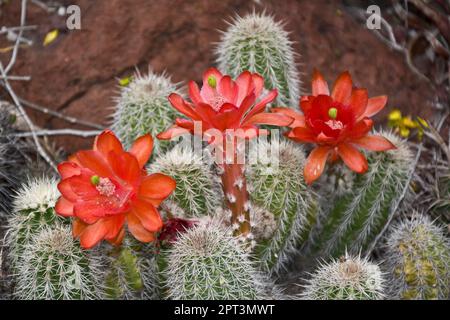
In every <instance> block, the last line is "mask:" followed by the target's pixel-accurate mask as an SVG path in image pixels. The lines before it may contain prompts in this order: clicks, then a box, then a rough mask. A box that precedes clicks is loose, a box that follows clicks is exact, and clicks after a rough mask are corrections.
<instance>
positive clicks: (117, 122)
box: [111, 71, 178, 154]
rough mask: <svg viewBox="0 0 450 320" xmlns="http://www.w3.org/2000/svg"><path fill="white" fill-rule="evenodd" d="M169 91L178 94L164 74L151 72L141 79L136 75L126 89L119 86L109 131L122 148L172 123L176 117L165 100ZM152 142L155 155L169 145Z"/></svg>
mask: <svg viewBox="0 0 450 320" xmlns="http://www.w3.org/2000/svg"><path fill="white" fill-rule="evenodd" d="M172 92H178V87H177V85H175V84H173V83H172V82H171V80H170V78H169V77H168V76H166V75H165V74H162V75H157V74H154V73H152V72H151V71H149V73H148V74H147V75H144V76H142V75H140V74H139V73H137V74H136V75H135V77H134V78H133V80H132V81H131V82H130V84H129V85H128V86H126V87H122V89H121V94H120V97H118V98H117V105H116V109H115V113H114V116H113V117H114V120H113V123H112V126H111V128H112V130H113V131H114V132H115V133H116V134H117V136H118V137H119V139H120V140H121V141H122V142H123V144H124V146H125V147H126V148H129V147H130V146H131V144H132V143H133V141H135V140H136V139H137V138H138V137H140V136H142V135H144V134H147V133H150V134H151V135H152V136H155V135H156V134H157V133H159V132H161V131H162V130H164V129H166V128H167V127H168V126H170V125H171V124H172V122H173V121H174V120H175V118H176V116H177V115H178V113H177V112H176V110H174V109H173V108H172V107H171V106H170V104H169V102H168V100H167V96H168V95H169V94H170V93H172ZM154 143H155V145H154V153H155V154H158V153H160V152H162V151H164V150H167V148H168V146H169V143H168V142H166V141H159V140H155V141H154Z"/></svg>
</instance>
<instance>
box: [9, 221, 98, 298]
mask: <svg viewBox="0 0 450 320" xmlns="http://www.w3.org/2000/svg"><path fill="white" fill-rule="evenodd" d="M23 256H24V258H23V259H22V260H21V261H20V262H19V263H18V272H17V275H16V276H17V285H16V289H15V295H16V296H17V297H18V298H20V299H32V300H36V299H38V300H42V299H52V300H55V299H63V300H69V299H95V298H97V297H98V292H99V291H98V288H99V287H98V284H97V282H96V280H97V279H96V276H97V277H98V276H99V274H98V270H99V269H98V267H99V266H98V265H97V264H96V262H95V260H94V259H92V258H91V257H89V256H88V254H87V252H86V251H83V250H82V249H81V248H80V246H79V244H78V243H77V242H76V241H75V240H74V239H73V237H72V230H71V228H70V227H69V226H62V225H60V226H56V227H53V228H50V227H47V228H44V229H42V230H41V231H40V232H39V233H37V234H35V235H33V237H32V238H31V240H30V241H29V242H28V243H27V244H26V245H25V246H24V251H23Z"/></svg>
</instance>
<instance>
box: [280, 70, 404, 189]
mask: <svg viewBox="0 0 450 320" xmlns="http://www.w3.org/2000/svg"><path fill="white" fill-rule="evenodd" d="M386 102H387V97H386V96H378V97H373V98H369V97H368V94H367V90H366V89H363V88H354V87H353V83H352V78H351V76H350V74H349V73H348V72H343V73H342V74H341V75H340V76H339V77H338V79H337V80H336V82H335V84H334V86H333V90H332V91H331V94H330V91H329V89H328V84H327V82H326V81H325V80H324V78H323V76H322V75H321V74H320V73H319V72H318V71H314V74H313V80H312V95H310V96H303V97H302V98H301V99H300V108H301V110H302V111H303V113H304V114H303V115H302V114H299V113H297V112H295V111H294V110H292V109H288V108H273V109H272V111H273V112H275V113H281V114H285V115H289V116H291V117H293V118H294V119H295V121H294V122H292V123H291V125H290V127H291V128H292V130H290V131H289V132H288V133H287V137H289V138H290V139H292V140H294V141H298V142H302V143H304V142H309V143H315V144H317V147H316V148H315V149H314V150H313V151H312V152H311V154H310V155H309V157H308V159H307V160H306V164H305V169H304V176H305V180H306V182H307V183H308V184H311V183H312V182H313V181H315V180H316V179H318V178H319V177H320V175H321V174H322V173H323V171H324V168H325V164H326V162H327V160H328V159H331V160H332V161H334V160H337V159H338V158H341V159H342V160H343V161H344V163H345V164H346V165H347V166H348V167H349V168H350V169H351V170H353V171H355V172H357V173H364V172H366V171H367V169H368V164H367V159H366V158H365V156H364V155H363V154H362V153H361V152H360V151H359V150H358V148H363V149H367V150H372V151H385V150H389V149H394V148H395V146H394V145H393V144H392V143H391V142H390V141H389V140H387V139H386V138H384V137H382V136H376V135H370V134H369V132H370V130H371V129H372V126H373V121H372V120H371V119H370V117H371V116H373V115H375V114H376V113H378V112H379V111H380V110H382V109H383V108H384V106H385V105H386Z"/></svg>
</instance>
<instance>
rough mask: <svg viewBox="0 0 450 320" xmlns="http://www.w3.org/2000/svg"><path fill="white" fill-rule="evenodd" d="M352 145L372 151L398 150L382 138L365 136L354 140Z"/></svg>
mask: <svg viewBox="0 0 450 320" xmlns="http://www.w3.org/2000/svg"><path fill="white" fill-rule="evenodd" d="M352 144H355V145H357V146H358V147H361V148H364V149H367V150H371V151H386V150H391V149H396V146H395V145H393V144H392V142H390V141H389V140H388V139H386V138H385V137H382V136H365V137H362V138H359V139H357V140H353V141H352Z"/></svg>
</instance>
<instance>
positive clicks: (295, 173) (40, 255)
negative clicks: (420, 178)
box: [0, 13, 449, 300]
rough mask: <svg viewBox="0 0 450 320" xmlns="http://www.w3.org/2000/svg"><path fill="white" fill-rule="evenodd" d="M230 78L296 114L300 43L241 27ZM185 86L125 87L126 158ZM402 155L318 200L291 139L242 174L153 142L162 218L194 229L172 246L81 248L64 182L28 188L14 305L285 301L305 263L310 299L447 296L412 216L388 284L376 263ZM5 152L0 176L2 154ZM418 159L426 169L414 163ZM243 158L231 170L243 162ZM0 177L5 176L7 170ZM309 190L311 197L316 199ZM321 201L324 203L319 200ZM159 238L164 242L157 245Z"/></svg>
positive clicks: (338, 182)
mask: <svg viewBox="0 0 450 320" xmlns="http://www.w3.org/2000/svg"><path fill="white" fill-rule="evenodd" d="M217 54H218V64H219V68H220V69H221V71H222V72H224V73H226V74H230V75H231V76H232V77H235V76H237V75H238V74H239V73H240V72H242V71H244V70H250V71H252V72H258V73H260V74H261V75H262V76H263V77H264V78H265V81H266V83H265V87H266V89H272V88H276V89H277V90H278V98H277V99H278V100H277V103H278V104H280V105H285V106H291V107H293V108H294V107H295V106H297V104H298V98H299V88H300V81H299V77H298V73H297V71H296V67H295V61H294V54H293V51H292V43H291V42H290V40H289V39H288V34H287V33H286V32H285V31H284V30H283V28H282V25H281V24H280V23H277V22H275V21H274V20H273V19H272V18H271V17H269V16H267V15H265V14H256V13H252V14H250V15H248V16H245V17H238V18H236V20H235V21H234V22H233V24H232V25H231V26H230V27H229V30H228V31H226V32H224V33H223V37H222V41H221V43H220V44H219V45H218V48H217ZM177 91H178V87H177V85H174V84H173V83H171V81H170V79H169V78H168V77H167V76H166V75H155V74H153V73H151V72H150V73H149V74H148V75H146V76H141V75H140V74H137V75H136V76H135V77H134V79H133V80H132V81H131V82H130V84H129V85H128V86H126V87H123V88H122V89H121V95H120V97H119V98H118V99H117V108H116V111H115V114H114V121H113V124H112V129H113V131H115V132H116V134H117V135H118V137H119V138H120V139H121V140H122V141H123V142H124V144H125V145H126V146H130V144H131V143H132V141H133V140H135V139H136V138H137V137H138V136H141V135H143V134H146V133H150V134H151V135H152V136H155V135H156V134H157V133H159V132H161V131H164V130H165V129H167V128H168V127H170V126H171V125H172V123H173V122H174V119H175V118H176V117H177V113H176V111H174V109H173V108H172V106H170V104H169V102H168V100H167V97H168V95H169V94H170V93H172V92H177ZM382 135H384V136H385V137H387V138H388V139H389V140H390V141H392V142H393V143H394V145H396V147H397V149H395V150H391V151H387V152H384V153H381V152H380V153H368V154H367V158H368V161H369V170H368V172H367V173H365V174H361V175H357V174H353V173H351V172H349V171H348V170H347V169H346V168H343V167H341V166H334V167H332V168H331V169H329V171H328V173H325V174H324V177H323V178H322V180H321V183H319V187H318V188H317V189H318V190H315V189H314V188H311V187H309V186H307V185H306V183H305V180H304V177H303V168H304V165H305V154H304V151H303V149H302V147H300V146H298V145H294V144H293V143H292V142H290V141H288V140H287V139H285V138H284V137H282V138H281V140H280V141H278V140H276V139H271V141H262V140H259V141H258V143H257V144H253V145H252V146H251V147H250V149H249V150H247V154H246V156H247V157H246V163H245V165H244V164H236V163H234V164H228V163H225V164H221V165H219V164H212V163H210V161H209V160H210V159H206V158H205V156H203V155H197V154H195V153H194V150H193V149H192V148H191V147H190V146H186V145H183V144H178V145H174V144H173V143H167V142H161V141H158V140H157V139H155V149H156V150H155V154H156V156H154V158H153V159H152V164H151V165H150V169H149V170H151V171H152V172H161V173H164V174H166V175H168V176H171V177H173V178H174V179H175V180H176V183H177V186H176V189H175V191H174V193H173V194H172V195H171V196H170V198H168V199H167V200H166V201H164V202H163V203H162V204H161V212H162V213H165V214H163V219H165V220H166V222H167V221H168V219H173V218H182V219H189V220H190V221H191V222H192V223H191V224H189V227H186V228H184V229H180V230H177V236H176V239H175V240H174V241H172V242H170V243H164V244H162V243H160V242H159V241H160V240H159V238H158V237H157V240H156V242H155V243H154V244H142V243H139V242H137V241H135V240H132V239H131V237H128V236H126V237H125V239H124V242H123V244H122V245H121V246H120V247H117V248H115V247H112V246H110V245H109V244H102V245H101V246H99V247H98V248H96V249H95V250H90V251H86V250H82V249H81V248H80V246H79V243H78V241H77V240H74V239H73V237H72V235H71V230H70V227H69V225H70V219H62V218H60V217H59V216H57V215H56V214H55V211H54V206H55V202H56V200H57V198H58V197H59V192H58V190H57V188H56V184H57V183H56V181H55V180H51V179H48V178H41V179H35V180H31V181H30V182H29V183H28V184H25V185H24V186H23V187H22V188H21V189H20V190H19V191H18V193H17V195H16V197H15V200H14V206H13V210H12V214H11V215H10V217H9V219H8V231H7V237H6V244H7V247H8V260H9V261H10V264H11V266H12V273H13V275H14V277H15V280H16V283H17V285H16V288H17V289H16V292H15V294H16V296H17V297H20V298H26V299H92V298H107V299H158V298H164V299H202V300H203V299H265V298H279V297H283V295H282V293H281V292H280V291H279V289H278V287H277V286H275V285H274V284H273V280H274V279H275V278H277V277H279V276H282V273H283V271H285V270H286V269H289V268H290V264H292V263H293V262H294V261H295V260H296V257H297V256H299V255H300V256H301V258H304V259H305V260H309V261H311V262H313V263H316V262H317V261H320V260H322V261H324V262H323V263H322V264H319V265H318V266H317V265H315V266H312V267H314V268H315V269H316V271H315V272H313V273H312V274H311V275H310V277H309V278H308V279H307V280H305V283H306V284H305V285H304V291H303V293H302V294H301V295H300V298H301V299H382V298H384V297H385V296H387V294H386V292H387V291H389V290H386V289H385V288H384V283H385V282H384V280H383V279H384V278H387V277H389V276H391V277H392V279H393V283H395V284H396V285H395V290H394V291H395V292H392V293H389V295H391V296H393V297H396V298H425V299H428V298H439V299H446V298H448V287H449V283H448V279H449V268H448V267H449V261H448V259H449V245H448V240H447V239H446V238H445V235H443V233H442V231H440V230H439V229H438V228H437V227H435V226H434V225H433V224H432V223H431V222H430V221H428V220H426V219H425V218H417V217H415V218H414V219H412V220H411V221H404V222H402V223H401V224H399V225H397V226H396V227H394V228H393V231H392V232H391V233H390V235H389V237H388V240H387V246H386V250H385V251H386V255H387V257H386V259H385V260H386V265H387V269H388V272H387V273H386V274H383V273H382V272H381V271H380V268H379V267H378V265H376V264H373V263H371V262H369V260H368V258H361V254H362V255H363V256H364V257H366V256H369V255H370V253H371V251H372V250H373V248H374V246H375V244H376V243H377V242H378V240H379V239H380V238H381V236H382V235H383V233H384V231H385V229H386V228H387V226H388V224H389V223H390V221H391V220H392V219H393V217H394V214H395V213H396V211H398V207H399V204H400V202H401V201H402V199H403V197H404V195H405V193H406V191H407V189H408V185H409V182H410V178H411V175H412V168H414V166H415V161H416V160H415V158H414V156H413V152H412V150H410V149H409V147H408V146H407V144H406V142H405V141H402V140H400V139H399V138H398V137H396V136H395V135H393V134H392V133H389V132H383V133H382ZM1 147H2V146H1V145H0V165H1V163H2V162H1V157H2V154H1V152H2V149H1ZM416 159H417V158H416ZM235 160H236V159H235ZM0 169H1V168H0ZM313 190H314V191H313ZM316 191H317V192H316ZM159 236H160V235H159Z"/></svg>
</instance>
